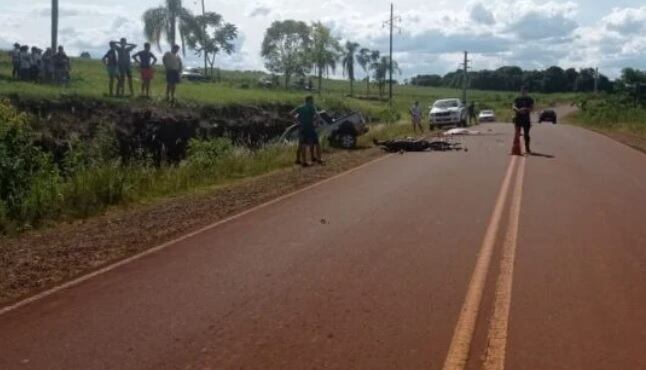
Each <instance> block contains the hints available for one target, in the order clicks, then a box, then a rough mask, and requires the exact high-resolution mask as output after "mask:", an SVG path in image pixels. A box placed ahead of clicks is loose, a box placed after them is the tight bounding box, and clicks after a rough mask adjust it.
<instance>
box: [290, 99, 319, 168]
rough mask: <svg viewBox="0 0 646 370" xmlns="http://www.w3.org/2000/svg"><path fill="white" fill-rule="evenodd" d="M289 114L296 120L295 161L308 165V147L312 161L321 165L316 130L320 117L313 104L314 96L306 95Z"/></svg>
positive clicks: (304, 165)
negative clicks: (297, 138)
mask: <svg viewBox="0 0 646 370" xmlns="http://www.w3.org/2000/svg"><path fill="white" fill-rule="evenodd" d="M291 114H292V115H294V116H295V117H296V119H297V120H298V130H299V135H298V136H299V145H298V149H297V153H296V163H297V164H300V165H302V166H303V167H308V166H309V165H310V164H309V163H308V162H307V149H308V148H309V149H310V155H311V157H312V162H314V163H318V164H321V165H323V164H324V162H323V159H322V158H321V144H320V143H319V137H318V134H317V132H316V126H317V124H318V122H319V120H320V119H321V117H320V116H319V114H318V112H317V110H316V107H315V106H314V97H312V96H307V97H306V98H305V104H304V105H302V106H300V107H298V108H296V109H294V110H293V111H292V112H291Z"/></svg>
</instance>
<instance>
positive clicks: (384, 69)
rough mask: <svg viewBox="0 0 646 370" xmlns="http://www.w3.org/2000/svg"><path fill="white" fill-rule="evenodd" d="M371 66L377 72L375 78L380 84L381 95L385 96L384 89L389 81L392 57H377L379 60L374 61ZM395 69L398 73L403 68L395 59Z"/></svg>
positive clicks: (381, 96)
mask: <svg viewBox="0 0 646 370" xmlns="http://www.w3.org/2000/svg"><path fill="white" fill-rule="evenodd" d="M371 66H372V69H373V70H374V73H375V80H377V84H378V86H379V97H380V98H383V96H384V89H385V87H386V83H387V82H388V71H389V70H390V58H389V57H381V59H379V58H377V60H376V61H375V62H373V63H372V65H371ZM393 71H394V72H397V73H401V70H400V69H399V65H398V64H397V62H396V61H394V60H393Z"/></svg>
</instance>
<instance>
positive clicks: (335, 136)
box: [280, 111, 369, 149]
mask: <svg viewBox="0 0 646 370" xmlns="http://www.w3.org/2000/svg"><path fill="white" fill-rule="evenodd" d="M319 115H320V116H321V121H320V122H319V125H318V127H317V128H316V131H317V132H318V134H319V137H320V138H321V139H324V138H327V139H328V140H329V141H330V144H332V145H334V146H338V147H341V148H343V149H353V148H354V147H355V146H356V145H357V138H358V137H359V136H361V135H364V134H365V133H367V132H368V130H369V129H368V125H367V124H366V120H365V119H364V118H363V115H362V114H361V113H356V112H355V113H351V114H348V115H345V116H341V117H338V118H333V117H332V116H330V115H329V114H328V113H327V112H325V111H321V112H319ZM280 141H281V142H294V141H298V124H294V125H292V126H289V127H288V128H287V129H286V130H285V132H284V133H283V134H282V135H281V137H280Z"/></svg>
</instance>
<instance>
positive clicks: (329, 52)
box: [310, 22, 341, 95]
mask: <svg viewBox="0 0 646 370" xmlns="http://www.w3.org/2000/svg"><path fill="white" fill-rule="evenodd" d="M311 37H312V43H311V49H310V58H311V61H312V64H313V66H314V69H315V71H316V74H317V77H318V86H319V95H321V91H322V84H323V73H326V74H329V72H330V70H331V71H332V73H334V71H335V70H336V63H337V62H338V60H339V54H340V52H341V46H340V45H339V41H338V40H337V39H336V38H334V37H333V36H332V32H331V31H330V29H329V28H327V27H325V26H324V25H323V24H322V23H321V22H317V23H314V24H313V25H312V34H311Z"/></svg>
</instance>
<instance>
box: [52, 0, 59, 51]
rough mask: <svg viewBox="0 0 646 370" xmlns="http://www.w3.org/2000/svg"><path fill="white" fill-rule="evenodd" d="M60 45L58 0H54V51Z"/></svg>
mask: <svg viewBox="0 0 646 370" xmlns="http://www.w3.org/2000/svg"><path fill="white" fill-rule="evenodd" d="M57 47H58V0H52V53H56V48H57Z"/></svg>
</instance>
